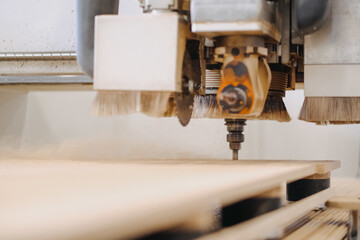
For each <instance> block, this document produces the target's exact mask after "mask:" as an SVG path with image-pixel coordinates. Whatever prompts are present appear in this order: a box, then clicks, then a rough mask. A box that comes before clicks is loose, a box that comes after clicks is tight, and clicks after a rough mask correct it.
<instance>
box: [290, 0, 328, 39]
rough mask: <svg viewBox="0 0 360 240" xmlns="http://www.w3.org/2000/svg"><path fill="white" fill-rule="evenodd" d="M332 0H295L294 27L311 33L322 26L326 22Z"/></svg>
mask: <svg viewBox="0 0 360 240" xmlns="http://www.w3.org/2000/svg"><path fill="white" fill-rule="evenodd" d="M330 7H331V0H316V1H314V0H296V1H293V12H292V14H293V21H292V23H293V27H294V28H295V30H296V31H298V32H300V33H301V34H304V35H305V34H310V33H313V32H315V31H317V30H318V29H319V28H321V27H322V26H323V25H324V23H325V22H326V20H327V18H328V16H329V13H330Z"/></svg>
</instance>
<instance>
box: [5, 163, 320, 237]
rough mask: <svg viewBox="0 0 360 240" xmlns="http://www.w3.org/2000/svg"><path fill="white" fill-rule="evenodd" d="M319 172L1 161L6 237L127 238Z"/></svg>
mask: <svg viewBox="0 0 360 240" xmlns="http://www.w3.org/2000/svg"><path fill="white" fill-rule="evenodd" d="M316 173H318V166H317V164H311V163H308V162H306V163H286V162H282V163H277V162H273V163H272V162H266V163H264V164H260V162H254V164H251V162H250V161H248V162H242V161H238V162H235V161H214V162H212V161H210V160H209V161H203V162H198V161H147V162H145V161H118V162H115V161H113V162H102V161H98V162H76V161H65V160H64V161H60V160H56V161H55V160H51V161H46V160H2V161H0V196H1V197H0V239H14V240H17V239H19V240H21V239H37V240H42V239H46V240H52V239H62V240H65V239H83V238H86V239H87V240H91V239H99V238H101V239H114V238H117V239H128V238H132V237H136V236H141V235H144V234H148V233H151V232H155V231H160V230H164V229H168V228H171V227H174V226H177V225H180V224H184V223H186V222H188V221H189V220H191V219H192V218H193V217H196V216H199V215H201V214H202V213H203V212H204V211H206V210H208V209H210V208H211V207H212V205H213V204H218V203H221V204H222V205H227V204H231V203H234V202H237V201H239V200H242V199H245V198H249V197H253V196H255V195H259V194H261V193H262V192H264V191H267V190H271V189H274V188H276V187H279V186H280V185H281V184H282V183H283V182H284V181H294V180H297V179H300V178H303V177H306V176H310V175H313V174H316Z"/></svg>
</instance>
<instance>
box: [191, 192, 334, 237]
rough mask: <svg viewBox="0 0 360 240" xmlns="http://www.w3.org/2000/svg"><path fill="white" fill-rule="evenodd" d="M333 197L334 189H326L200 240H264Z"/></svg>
mask: <svg viewBox="0 0 360 240" xmlns="http://www.w3.org/2000/svg"><path fill="white" fill-rule="evenodd" d="M332 195H333V191H332V189H326V190H324V191H321V192H319V193H316V194H314V195H312V196H310V197H307V198H305V199H303V200H300V201H298V202H296V203H293V204H291V205H289V206H287V207H283V208H280V209H278V210H275V211H272V212H269V213H267V214H264V215H262V216H259V217H256V218H254V219H251V220H249V221H246V222H244V223H241V224H238V225H235V226H233V227H229V228H225V229H223V230H220V231H218V232H215V233H213V234H209V235H207V236H204V237H201V238H199V239H198V240H217V239H222V240H226V239H229V240H230V239H242V240H247V239H249V240H250V239H262V238H267V237H268V236H271V235H272V234H273V233H277V232H281V231H282V229H284V228H285V227H286V226H287V225H289V224H290V223H292V222H294V221H296V220H297V219H299V218H300V217H302V216H304V215H305V214H306V213H307V212H309V211H310V210H312V209H314V208H315V207H317V206H318V205H320V204H322V203H324V202H326V201H327V200H328V199H329V198H330V197H331V196H332Z"/></svg>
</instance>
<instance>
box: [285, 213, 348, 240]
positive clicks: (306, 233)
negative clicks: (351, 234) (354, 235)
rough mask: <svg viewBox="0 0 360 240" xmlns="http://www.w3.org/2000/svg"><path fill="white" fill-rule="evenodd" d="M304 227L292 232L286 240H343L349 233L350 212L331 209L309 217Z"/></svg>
mask: <svg viewBox="0 0 360 240" xmlns="http://www.w3.org/2000/svg"><path fill="white" fill-rule="evenodd" d="M309 218H310V220H309V222H307V223H306V224H305V225H304V226H302V227H301V228H299V229H297V230H296V231H294V232H292V233H291V234H289V235H288V236H286V237H285V238H283V239H284V240H298V239H307V240H341V239H344V237H346V236H347V234H348V231H349V211H348V210H344V209H335V208H329V209H326V210H325V211H318V212H317V213H315V214H312V215H311V216H309Z"/></svg>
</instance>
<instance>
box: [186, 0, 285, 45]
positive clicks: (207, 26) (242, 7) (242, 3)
mask: <svg viewBox="0 0 360 240" xmlns="http://www.w3.org/2000/svg"><path fill="white" fill-rule="evenodd" d="M280 17H281V15H280V14H278V2H275V1H266V0H192V1H191V22H192V31H193V32H196V33H198V34H203V35H205V36H209V37H213V36H223V35H234V34H239V33H241V34H248V35H262V36H268V37H271V38H273V39H275V40H276V41H279V40H280V33H279V30H280V29H281V25H280V24H281V21H279V18H280Z"/></svg>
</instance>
